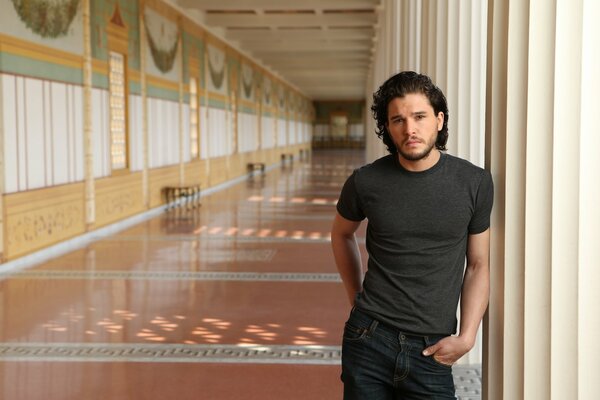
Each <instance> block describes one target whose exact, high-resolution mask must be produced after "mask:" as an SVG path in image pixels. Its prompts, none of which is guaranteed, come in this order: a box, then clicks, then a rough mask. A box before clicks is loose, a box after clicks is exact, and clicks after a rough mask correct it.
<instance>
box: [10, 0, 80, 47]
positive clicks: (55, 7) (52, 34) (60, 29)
mask: <svg viewBox="0 0 600 400" xmlns="http://www.w3.org/2000/svg"><path fill="white" fill-rule="evenodd" d="M79 2H80V0H12V3H13V6H14V7H15V10H16V11H17V14H19V17H20V18H21V21H23V22H24V23H25V25H26V26H27V28H29V29H31V30H32V31H33V32H35V33H37V34H38V35H40V36H41V37H43V38H57V37H60V36H65V35H66V34H67V31H68V30H69V26H71V23H72V22H73V18H75V14H77V9H78V8H79Z"/></svg>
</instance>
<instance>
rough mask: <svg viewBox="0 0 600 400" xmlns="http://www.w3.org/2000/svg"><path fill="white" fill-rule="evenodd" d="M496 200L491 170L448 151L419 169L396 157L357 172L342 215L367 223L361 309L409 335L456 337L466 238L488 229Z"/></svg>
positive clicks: (341, 206) (345, 192) (342, 204)
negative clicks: (494, 198) (403, 162)
mask: <svg viewBox="0 0 600 400" xmlns="http://www.w3.org/2000/svg"><path fill="white" fill-rule="evenodd" d="M492 201H493V184H492V178H491V176H490V174H489V172H487V171H485V170H483V169H481V168H479V167H476V166H474V165H473V164H471V163H469V162H468V161H465V160H462V159H460V158H457V157H453V156H451V155H448V154H445V153H441V157H440V160H439V161H438V162H437V163H436V165H434V166H433V167H431V168H430V169H428V170H425V171H421V172H411V171H408V170H405V169H404V168H403V167H402V166H401V165H400V163H399V161H398V159H397V157H396V156H392V155H388V156H386V157H383V158H380V159H379V160H377V161H375V162H373V163H372V164H368V165H366V166H364V167H362V168H359V169H357V170H355V171H354V173H353V174H352V175H351V176H350V177H349V178H348V179H347V181H346V183H345V184H344V187H343V189H342V193H341V195H340V199H339V201H338V203H337V210H338V212H339V213H340V215H341V216H342V217H344V218H346V219H349V220H352V221H362V220H363V219H365V218H367V219H368V225H367V240H366V243H367V251H368V253H369V262H368V270H367V273H366V275H365V280H364V283H363V291H362V293H360V294H359V296H358V297H357V299H356V306H357V307H358V308H360V309H361V310H363V311H365V312H367V313H369V314H371V315H373V316H374V317H375V318H378V319H380V320H382V321H383V322H387V323H388V324H391V325H393V326H396V327H398V328H400V329H401V330H404V331H405V332H410V333H416V334H423V335H426V334H441V335H450V334H452V333H455V332H456V323H457V321H456V308H457V305H458V300H459V297H460V291H461V287H462V281H463V275H464V265H465V258H466V250H467V238H468V235H469V234H477V233H481V232H484V231H485V230H487V229H488V228H489V225H490V213H491V209H492Z"/></svg>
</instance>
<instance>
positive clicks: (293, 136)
mask: <svg viewBox="0 0 600 400" xmlns="http://www.w3.org/2000/svg"><path fill="white" fill-rule="evenodd" d="M288 143H289V144H296V143H298V123H297V121H295V120H290V136H289V141H288Z"/></svg>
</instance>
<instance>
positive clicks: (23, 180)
mask: <svg viewBox="0 0 600 400" xmlns="http://www.w3.org/2000/svg"><path fill="white" fill-rule="evenodd" d="M16 93H17V98H16V103H17V115H16V117H17V163H18V168H17V177H18V178H17V179H18V190H27V158H26V156H27V142H26V140H27V138H26V135H25V121H26V116H25V110H26V107H27V104H26V99H25V79H24V78H22V77H17V85H16Z"/></svg>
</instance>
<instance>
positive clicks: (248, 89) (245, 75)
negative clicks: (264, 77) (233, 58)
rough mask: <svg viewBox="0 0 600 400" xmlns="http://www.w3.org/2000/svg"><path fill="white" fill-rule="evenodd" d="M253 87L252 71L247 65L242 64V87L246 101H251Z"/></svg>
mask: <svg viewBox="0 0 600 400" xmlns="http://www.w3.org/2000/svg"><path fill="white" fill-rule="evenodd" d="M253 86H254V71H253V70H252V68H251V67H250V66H249V65H246V64H242V87H243V89H244V96H245V97H246V99H252V88H253Z"/></svg>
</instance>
